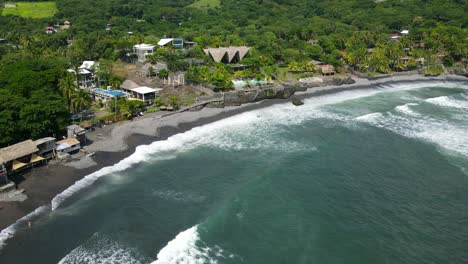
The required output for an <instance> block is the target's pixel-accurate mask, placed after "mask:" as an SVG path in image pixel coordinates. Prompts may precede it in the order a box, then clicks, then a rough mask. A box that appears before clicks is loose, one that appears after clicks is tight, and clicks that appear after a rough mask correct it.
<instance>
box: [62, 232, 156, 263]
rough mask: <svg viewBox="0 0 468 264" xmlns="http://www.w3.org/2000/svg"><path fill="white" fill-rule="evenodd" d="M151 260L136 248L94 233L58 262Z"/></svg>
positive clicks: (133, 261)
mask: <svg viewBox="0 0 468 264" xmlns="http://www.w3.org/2000/svg"><path fill="white" fill-rule="evenodd" d="M148 261H151V260H149V259H147V258H145V257H144V256H142V255H141V254H140V253H139V252H138V250H137V249H135V248H129V247H126V246H124V245H122V244H120V243H118V242H116V241H114V240H112V239H110V238H108V237H106V236H105V235H102V234H100V233H95V234H94V235H93V236H92V237H91V238H90V239H89V240H88V241H87V242H86V243H84V244H82V245H80V246H78V247H77V248H75V249H73V250H72V251H71V252H70V253H68V254H67V255H66V256H65V257H64V258H63V259H61V260H60V261H59V262H58V264H78V263H80V264H81V263H87V264H107V263H115V264H143V263H148Z"/></svg>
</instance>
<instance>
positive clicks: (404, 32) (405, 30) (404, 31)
mask: <svg viewBox="0 0 468 264" xmlns="http://www.w3.org/2000/svg"><path fill="white" fill-rule="evenodd" d="M400 33H401V34H404V35H407V34H409V30H407V29H404V30H402V31H401V32H400Z"/></svg>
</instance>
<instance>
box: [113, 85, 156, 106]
mask: <svg viewBox="0 0 468 264" xmlns="http://www.w3.org/2000/svg"><path fill="white" fill-rule="evenodd" d="M121 88H122V87H121ZM161 90H162V89H161V88H150V87H146V86H142V87H137V88H129V89H125V91H126V92H128V94H130V97H131V98H135V99H137V100H140V101H143V102H144V103H145V104H152V103H153V102H154V99H155V98H156V97H157V96H158V95H159V91H161Z"/></svg>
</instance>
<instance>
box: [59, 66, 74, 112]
mask: <svg viewBox="0 0 468 264" xmlns="http://www.w3.org/2000/svg"><path fill="white" fill-rule="evenodd" d="M58 89H59V91H60V92H61V93H62V95H63V96H64V97H65V98H66V99H67V102H68V106H69V107H70V111H72V110H73V105H72V99H73V97H74V94H75V93H76V91H77V90H78V86H77V85H76V79H75V76H73V74H72V73H67V74H66V75H64V76H63V78H62V79H60V81H59V83H58Z"/></svg>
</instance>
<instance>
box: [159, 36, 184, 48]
mask: <svg viewBox="0 0 468 264" xmlns="http://www.w3.org/2000/svg"><path fill="white" fill-rule="evenodd" d="M168 45H172V46H173V47H174V48H178V49H181V48H183V47H184V40H183V39H181V38H162V39H161V40H160V41H158V46H159V47H165V46H168Z"/></svg>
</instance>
